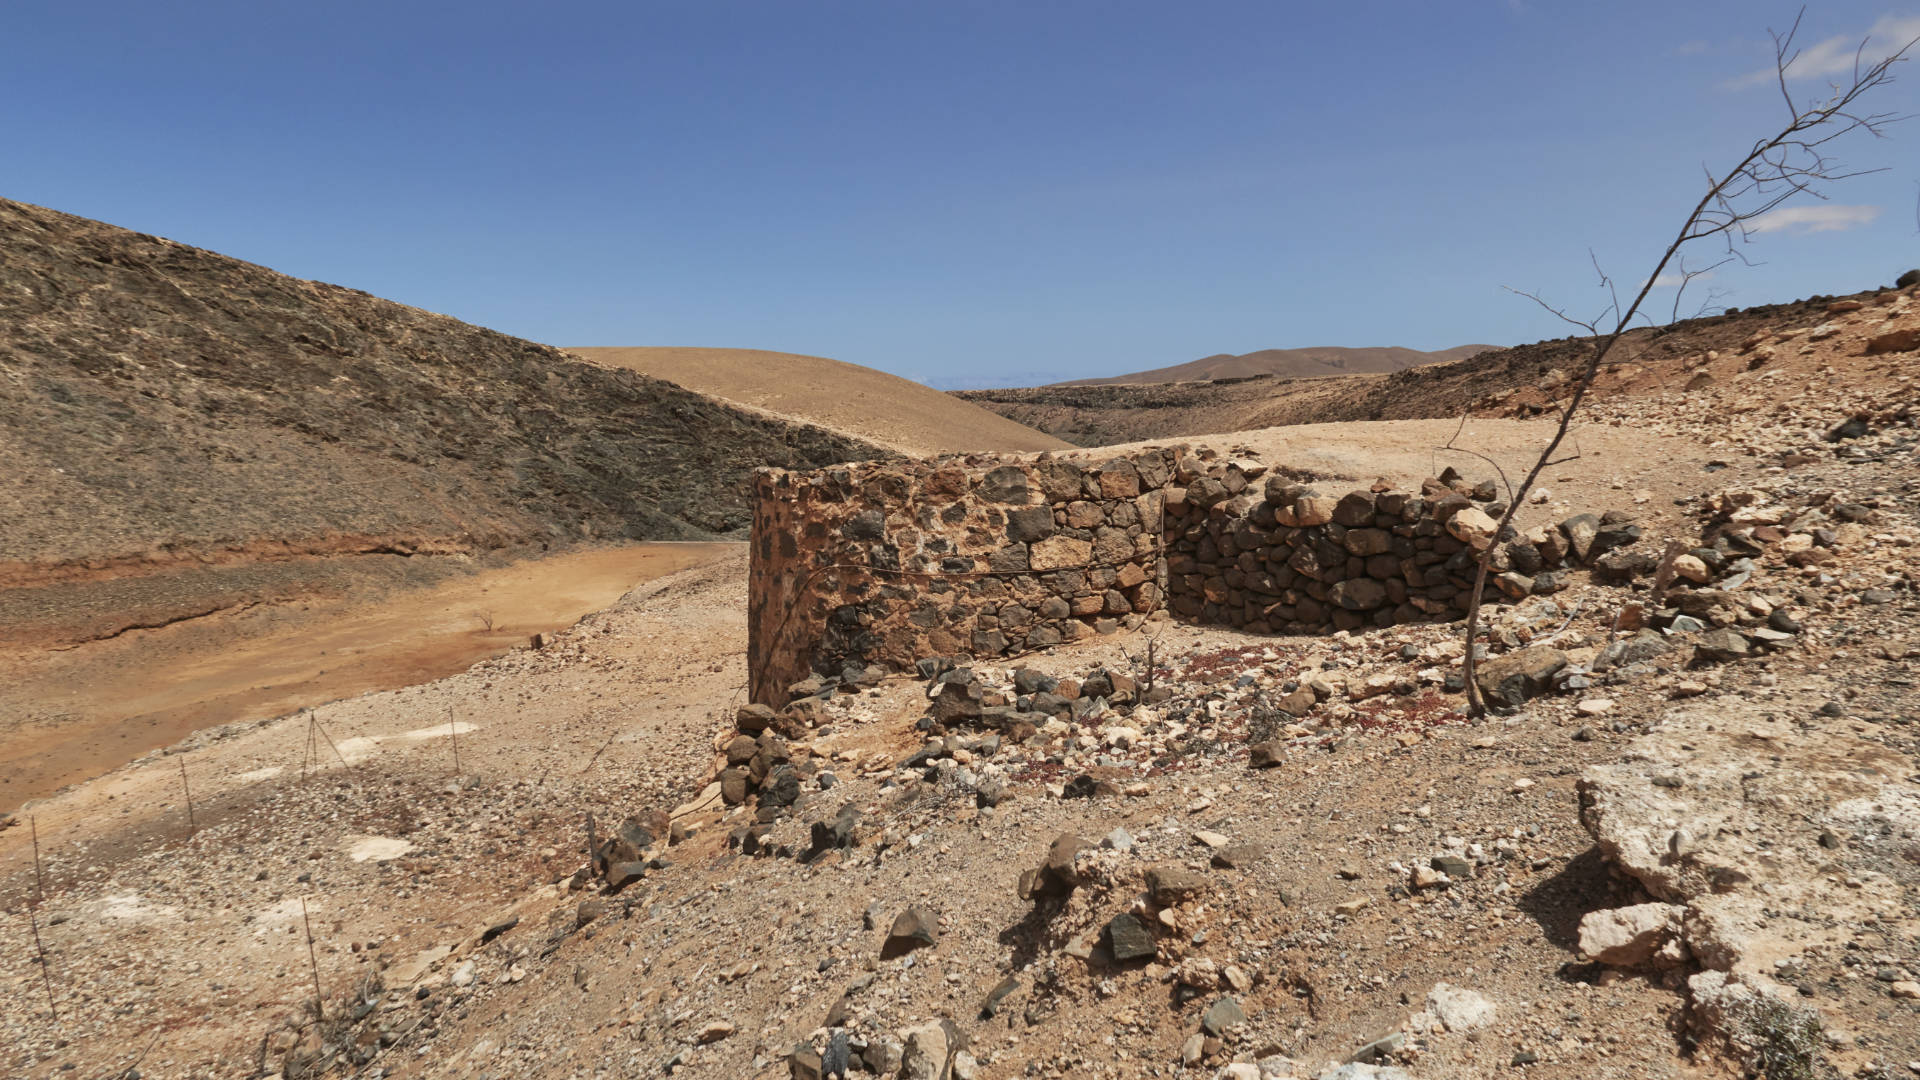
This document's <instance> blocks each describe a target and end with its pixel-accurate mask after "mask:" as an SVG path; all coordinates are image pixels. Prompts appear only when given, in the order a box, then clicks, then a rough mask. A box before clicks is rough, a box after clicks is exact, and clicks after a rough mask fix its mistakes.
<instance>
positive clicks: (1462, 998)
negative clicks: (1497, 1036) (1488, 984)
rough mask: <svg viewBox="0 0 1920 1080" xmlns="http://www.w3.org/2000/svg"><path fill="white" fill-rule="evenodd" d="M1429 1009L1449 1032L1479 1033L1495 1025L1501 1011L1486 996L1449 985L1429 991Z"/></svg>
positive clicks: (1441, 984) (1436, 985)
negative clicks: (1494, 1021) (1496, 1017)
mask: <svg viewBox="0 0 1920 1080" xmlns="http://www.w3.org/2000/svg"><path fill="white" fill-rule="evenodd" d="M1427 1009H1428V1010H1429V1011H1430V1012H1432V1013H1433V1015H1434V1016H1435V1018H1437V1019H1438V1020H1439V1021H1440V1023H1441V1024H1442V1025H1444V1026H1445V1027H1446V1029H1447V1030H1448V1031H1453V1032H1463V1031H1478V1030H1480V1029H1481V1028H1483V1027H1486V1026H1487V1025H1489V1024H1491V1023H1493V1019H1494V1016H1495V1015H1497V1014H1498V1012H1499V1010H1498V1009H1497V1008H1496V1007H1495V1006H1494V1004H1493V1002H1491V1001H1488V1000H1487V999H1486V998H1485V997H1484V996H1482V995H1480V994H1477V993H1475V992H1474V991H1472V990H1467V989H1465V988H1463V987H1458V986H1453V985H1450V984H1448V983H1443V982H1442V983H1434V984H1433V989H1431V990H1429V991H1427Z"/></svg>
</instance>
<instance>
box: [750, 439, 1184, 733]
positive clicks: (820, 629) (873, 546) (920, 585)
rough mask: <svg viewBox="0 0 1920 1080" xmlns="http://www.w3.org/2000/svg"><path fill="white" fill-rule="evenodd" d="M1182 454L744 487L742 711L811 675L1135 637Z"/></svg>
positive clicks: (871, 466) (938, 466)
mask: <svg viewBox="0 0 1920 1080" xmlns="http://www.w3.org/2000/svg"><path fill="white" fill-rule="evenodd" d="M1178 455H1179V450H1178V449H1170V450H1159V449H1154V450H1147V451H1143V452H1139V453H1134V454H1128V455H1123V456H1117V457H1109V458H1106V459H1104V460H1101V461H1098V462H1094V461H1079V460H1071V459H1067V458H1060V457H1053V456H1048V455H1043V456H1041V457H1039V458H1037V459H1033V460H1000V459H983V458H963V459H944V460H938V461H930V462H916V463H911V464H906V465H901V464H897V463H887V462H869V463H863V464H852V465H846V466H841V467H837V468H832V469H825V470H821V471H819V472H813V473H795V472H787V471H784V470H778V469H763V470H761V471H760V472H758V473H756V474H755V476H754V517H753V534H752V540H751V568H750V570H749V574H748V644H747V655H748V669H749V675H750V680H751V696H752V699H753V701H755V702H757V703H761V704H772V705H775V706H778V705H782V704H784V703H785V702H786V700H787V688H788V687H789V686H791V685H792V684H794V683H796V682H798V681H800V680H802V679H804V678H806V677H807V676H808V675H809V674H820V675H824V676H834V675H838V674H840V673H841V672H842V671H843V670H844V669H845V668H846V667H847V666H849V665H853V666H858V667H865V666H870V665H877V666H880V667H883V668H887V669H891V670H908V669H911V668H912V667H913V665H914V663H915V662H916V661H917V660H919V659H921V658H923V657H929V656H979V657H987V656H1001V655H1007V654H1011V653H1017V652H1024V651H1026V650H1028V649H1033V648H1040V647H1044V646H1047V645H1056V644H1059V643H1061V642H1064V641H1077V640H1079V639H1081V638H1084V637H1088V636H1091V635H1094V634H1099V633H1110V632H1112V631H1115V630H1118V629H1121V628H1123V627H1127V628H1131V627H1134V626H1138V625H1139V624H1140V622H1141V620H1143V619H1144V618H1145V617H1146V616H1147V615H1149V614H1151V613H1152V612H1154V611H1158V610H1160V609H1161V608H1162V607H1163V606H1164V601H1165V591H1164V590H1165V585H1166V564H1165V560H1164V559H1163V558H1162V557H1161V550H1160V548H1161V542H1162V532H1163V529H1162V522H1161V504H1162V501H1163V499H1164V495H1165V490H1166V488H1167V487H1168V484H1169V481H1170V478H1171V476H1172V474H1173V470H1174V465H1175V462H1176V461H1177V460H1178Z"/></svg>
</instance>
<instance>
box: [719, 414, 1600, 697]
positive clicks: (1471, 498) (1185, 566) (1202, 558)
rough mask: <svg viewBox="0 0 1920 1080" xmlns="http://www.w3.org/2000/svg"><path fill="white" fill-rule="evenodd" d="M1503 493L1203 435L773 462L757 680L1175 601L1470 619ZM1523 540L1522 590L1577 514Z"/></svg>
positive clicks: (769, 687) (1048, 631) (761, 513)
mask: <svg viewBox="0 0 1920 1080" xmlns="http://www.w3.org/2000/svg"><path fill="white" fill-rule="evenodd" d="M1493 494H1494V493H1493V490H1492V488H1491V486H1490V485H1481V486H1480V487H1478V488H1475V487H1472V486H1469V485H1468V484H1466V483H1465V482H1464V481H1462V480H1461V479H1460V478H1458V477H1457V476H1453V475H1451V473H1450V472H1449V473H1448V474H1443V475H1442V477H1440V478H1437V479H1433V480H1429V481H1427V482H1426V485H1425V487H1424V488H1423V490H1422V491H1421V493H1420V494H1417V495H1416V494H1413V493H1409V492H1397V491H1392V490H1384V489H1383V485H1379V484H1376V485H1374V487H1373V488H1372V489H1365V490H1356V491H1349V492H1347V493H1345V494H1344V495H1339V496H1335V495H1329V494H1323V493H1322V492H1321V491H1320V490H1318V489H1316V488H1314V487H1311V486H1309V485H1307V484H1305V483H1301V482H1300V481H1299V480H1298V479H1296V478H1295V477H1294V476H1293V475H1291V474H1286V475H1283V474H1273V475H1269V470H1268V468H1267V467H1266V466H1264V465H1261V464H1259V463H1255V462H1248V461H1221V460H1219V459H1217V458H1216V457H1215V456H1214V455H1213V453H1212V452H1211V451H1208V450H1200V451H1197V452H1196V451H1194V450H1192V449H1190V448H1188V447H1185V446H1173V447H1166V448H1149V449H1147V450H1143V451H1137V452H1132V453H1128V454H1124V455H1119V456H1114V457H1110V458H1106V459H1096V458H1080V457H1058V456H1054V455H1050V454H1043V455H1040V456H1039V457H1037V458H1031V459H1017V460H1008V459H991V458H979V457H971V458H962V459H940V460H935V461H926V462H912V463H906V464H902V463H898V462H869V463H865V464H853V465H846V466H840V467H836V468H829V469H825V470H821V471H818V472H812V473H797V472H788V471H784V470H778V469H765V470H761V471H760V472H758V473H756V474H755V478H754V521H753V539H752V560H751V562H752V565H751V570H750V576H749V604H750V610H749V613H748V619H749V622H748V627H749V629H748V638H749V640H748V667H749V675H750V680H751V693H752V698H753V701H755V702H756V703H759V704H765V705H770V706H774V707H779V706H781V705H784V704H785V703H786V702H787V701H788V700H789V699H790V698H792V697H794V696H798V695H802V694H805V693H808V692H811V691H814V690H817V689H819V688H820V687H821V686H822V685H823V684H826V683H832V682H839V683H842V684H852V685H861V684H863V683H865V682H868V681H870V680H872V679H874V678H877V677H878V674H879V673H881V672H885V671H905V670H910V669H912V668H914V667H915V665H916V664H918V663H919V662H920V661H922V660H928V659H930V658H934V657H975V658H981V659H988V658H993V657H1004V656H1011V655H1015V654H1018V653H1022V652H1026V651H1028V650H1031V649H1035V648H1043V647H1046V646H1049V645H1056V644H1060V643H1062V642H1069V641H1075V640H1078V639H1080V638H1084V637H1088V636H1091V635H1094V634H1102V633H1111V632H1113V631H1116V630H1119V629H1123V628H1131V627H1134V626H1137V625H1139V624H1140V623H1141V622H1142V621H1143V620H1145V619H1147V618H1151V617H1165V616H1160V615H1159V613H1160V612H1163V611H1165V612H1168V613H1170V614H1171V616H1172V617H1173V618H1176V619H1180V620H1182V621H1187V622H1199V623H1212V624H1220V625H1230V626H1235V627H1242V628H1245V629H1247V630H1251V631H1255V632H1261V633H1282V632H1285V633H1314V632H1329V631H1333V630H1336V629H1357V628H1360V627H1364V626H1389V625H1393V624H1395V623H1403V622H1418V621H1430V620H1439V621H1444V620H1450V619H1456V618H1459V617H1460V616H1461V615H1463V614H1464V613H1465V611H1466V607H1467V602H1468V599H1469V596H1470V594H1471V590H1472V586H1473V573H1474V558H1475V556H1476V554H1477V553H1478V552H1479V551H1482V550H1485V549H1486V548H1487V547H1489V546H1491V545H1493V544H1495V543H1496V538H1495V536H1494V529H1495V524H1494V516H1497V513H1498V511H1499V510H1500V509H1501V507H1499V506H1498V505H1486V506H1485V507H1484V509H1483V508H1482V506H1481V505H1480V504H1490V503H1491V500H1492V498H1493ZM1489 511H1491V512H1492V514H1491V515H1490V513H1489ZM1594 524H1595V526H1598V524H1599V523H1598V522H1597V521H1596V522H1595V523H1594ZM1506 540H1507V542H1506V543H1503V544H1501V546H1500V550H1499V551H1497V552H1496V555H1495V564H1494V565H1495V569H1496V570H1497V571H1499V575H1498V577H1497V578H1496V579H1495V582H1496V584H1497V585H1498V586H1499V587H1500V588H1501V589H1502V590H1503V591H1505V592H1507V593H1508V594H1510V595H1514V596H1524V595H1528V594H1531V593H1542V592H1552V591H1554V590H1555V589H1557V588H1558V587H1559V584H1560V583H1559V575H1558V574H1557V572H1556V571H1555V568H1556V567H1558V566H1559V565H1561V563H1562V561H1563V560H1564V559H1565V558H1566V556H1567V554H1568V543H1569V542H1568V539H1567V534H1565V533H1564V532H1563V531H1561V530H1542V531H1540V532H1538V533H1537V534H1533V535H1528V536H1510V537H1507V538H1506ZM875 669H878V670H875Z"/></svg>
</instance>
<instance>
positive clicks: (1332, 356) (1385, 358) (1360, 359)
mask: <svg viewBox="0 0 1920 1080" xmlns="http://www.w3.org/2000/svg"><path fill="white" fill-rule="evenodd" d="M1493 348H1497V346H1494V345H1456V346H1454V347H1453V348H1451V349H1440V350H1437V351H1435V352H1422V351H1420V350H1419V349H1407V348H1401V347H1400V346H1397V345H1388V346H1378V347H1368V348H1349V347H1345V346H1340V345H1313V346H1308V347H1306V348H1302V349H1260V350H1258V351H1256V352H1250V353H1241V354H1239V355H1237V356H1236V355H1234V354H1232V353H1215V354H1214V355H1212V356H1203V357H1201V358H1200V359H1198V360H1190V361H1188V362H1187V363H1184V364H1174V365H1172V366H1170V367H1163V368H1153V369H1151V370H1148V371H1136V372H1132V373H1130V374H1127V375H1113V376H1109V377H1107V378H1103V379H1073V380H1070V381H1067V382H1060V383H1052V384H1050V385H1052V386H1114V385H1120V384H1126V383H1168V382H1214V381H1218V380H1221V379H1251V378H1259V377H1261V376H1266V375H1275V376H1280V377H1283V378H1289V379H1300V378H1314V377H1319V376H1327V375H1377V374H1387V373H1391V372H1395V371H1405V370H1406V369H1407V368H1410V367H1418V366H1420V365H1422V364H1444V363H1447V362H1449V361H1453V360H1464V359H1466V358H1467V357H1470V356H1474V355H1477V354H1479V353H1482V352H1485V351H1487V350H1489V349H1493Z"/></svg>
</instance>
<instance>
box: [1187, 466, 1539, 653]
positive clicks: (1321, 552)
mask: <svg viewBox="0 0 1920 1080" xmlns="http://www.w3.org/2000/svg"><path fill="white" fill-rule="evenodd" d="M1253 470H1259V472H1257V473H1256V475H1255V476H1253V477H1249V476H1247V475H1246V473H1247V472H1249V471H1253ZM1219 471H1222V472H1223V473H1224V475H1223V476H1221V477H1217V478H1216V477H1212V476H1206V477H1200V478H1197V479H1196V480H1195V481H1194V482H1193V483H1192V484H1191V485H1190V486H1188V487H1187V488H1185V489H1184V490H1179V491H1173V492H1169V493H1168V499H1167V549H1168V560H1167V561H1168V569H1169V593H1170V596H1171V599H1170V601H1169V606H1170V607H1171V609H1172V611H1173V613H1174V615H1175V616H1176V617H1178V618H1181V619H1184V620H1189V621H1195V622H1203V623H1214V624H1224V625H1230V626H1236V627H1242V628H1245V629H1247V630H1251V631H1254V632H1256V633H1323V632H1331V631H1334V630H1354V629H1359V628H1361V627H1368V626H1392V625H1395V624H1398V623H1411V622H1425V621H1446V620H1451V619H1457V618H1461V617H1464V616H1465V615H1466V611H1467V604H1468V601H1469V600H1470V598H1471V596H1472V590H1473V581H1474V574H1475V571H1476V561H1477V558H1478V556H1479V553H1480V552H1481V551H1483V550H1485V549H1486V548H1487V547H1488V546H1489V545H1490V544H1492V543H1493V542H1494V535H1493V533H1494V528H1495V521H1494V519H1495V518H1496V517H1497V516H1498V515H1499V512H1500V511H1502V510H1504V509H1505V508H1504V507H1501V506H1498V505H1490V506H1488V507H1487V508H1486V509H1482V508H1481V507H1479V506H1477V505H1476V500H1475V499H1474V498H1473V497H1472V496H1473V495H1479V496H1481V500H1480V501H1485V502H1488V503H1491V500H1492V498H1493V495H1494V491H1493V489H1492V488H1491V486H1490V485H1488V486H1482V487H1479V488H1474V487H1470V486H1468V485H1466V484H1464V483H1462V482H1460V481H1459V480H1457V479H1456V478H1452V477H1449V478H1447V479H1444V480H1443V479H1434V480H1431V481H1428V483H1427V485H1426V486H1425V488H1424V489H1423V492H1422V493H1421V494H1414V493H1410V492H1405V491H1394V490H1391V489H1390V488H1386V487H1385V485H1383V484H1376V485H1374V487H1372V488H1370V489H1364V490H1357V491H1349V492H1347V493H1346V494H1344V495H1341V496H1338V497H1336V496H1332V495H1323V494H1321V493H1320V491H1319V490H1317V489H1315V488H1313V487H1310V486H1308V485H1306V484H1303V483H1300V482H1298V481H1296V480H1293V479H1291V478H1289V477H1287V476H1284V475H1275V476H1271V477H1268V478H1267V479H1266V480H1265V482H1264V484H1256V483H1255V481H1256V480H1257V479H1258V478H1259V476H1260V475H1261V474H1263V473H1264V469H1263V468H1262V467H1261V466H1258V465H1254V466H1251V467H1248V466H1243V465H1241V464H1238V463H1230V464H1228V465H1227V466H1226V468H1225V469H1224V470H1219ZM1236 490H1237V491H1238V493H1237V494H1236ZM1489 511H1491V513H1489ZM1509 539H1510V540H1512V541H1514V542H1513V543H1509V544H1507V545H1504V546H1503V548H1502V550H1501V551H1500V552H1499V553H1498V554H1497V555H1496V561H1495V568H1496V570H1498V571H1501V572H1502V577H1501V578H1499V579H1498V580H1497V582H1496V584H1498V585H1500V586H1501V588H1502V589H1503V590H1505V591H1507V592H1509V593H1517V594H1518V595H1523V596H1524V595H1528V594H1530V593H1535V592H1552V591H1555V590H1556V589H1557V588H1558V587H1559V585H1560V581H1559V578H1558V576H1557V574H1555V573H1554V572H1553V570H1552V568H1553V567H1558V566H1559V565H1560V564H1561V562H1562V561H1563V560H1564V558H1565V555H1566V551H1565V544H1564V542H1563V541H1562V540H1561V539H1560V536H1559V534H1558V533H1557V532H1555V533H1551V534H1550V533H1548V532H1546V531H1542V532H1541V533H1540V534H1539V535H1538V536H1537V537H1510V538H1509ZM1536 541H1537V542H1536Z"/></svg>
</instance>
